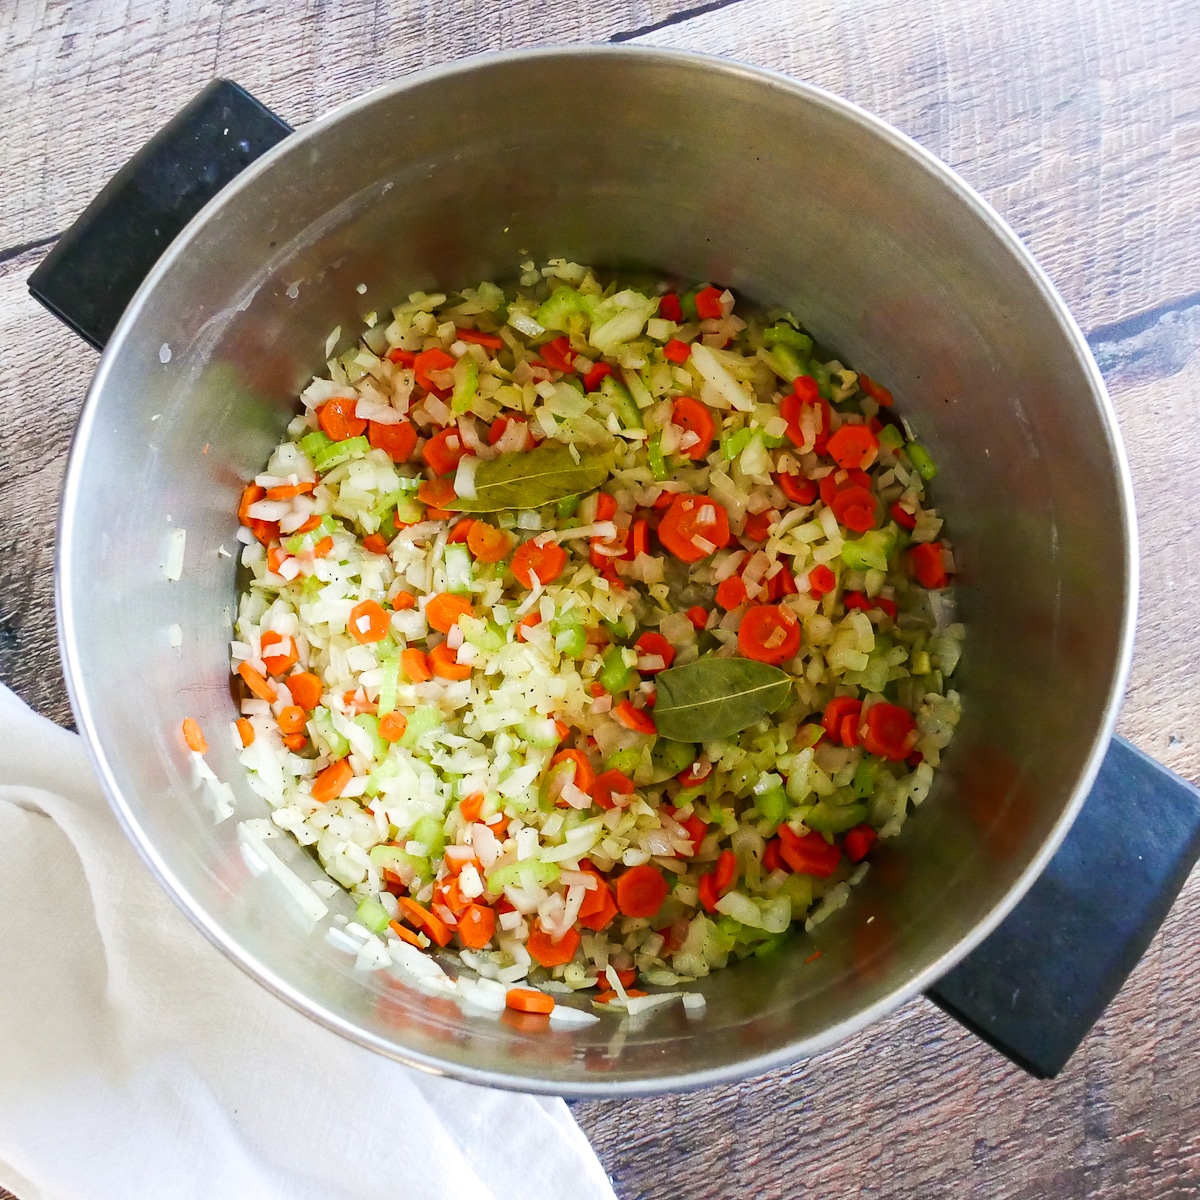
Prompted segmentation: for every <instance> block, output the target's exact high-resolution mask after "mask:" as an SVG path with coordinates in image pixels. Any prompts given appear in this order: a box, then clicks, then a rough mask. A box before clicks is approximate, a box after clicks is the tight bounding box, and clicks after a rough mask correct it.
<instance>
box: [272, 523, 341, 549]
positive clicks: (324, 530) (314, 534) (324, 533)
mask: <svg viewBox="0 0 1200 1200" xmlns="http://www.w3.org/2000/svg"><path fill="white" fill-rule="evenodd" d="M337 532H338V524H337V522H336V521H335V520H334V519H333V518H332V517H331V516H330V515H329V514H328V513H326V514H325V515H324V516H323V517H322V518H321V520H320V521H319V522H318V523H317V524H316V525H315V526H314V527H313V528H312V529H310V530H309V531H308V532H307V533H297V534H295V535H294V536H292V537H290V538H288V539H287V541H285V542H284V543H283V545H284V549H285V550H287V552H288V553H289V554H303V553H304V552H305V551H306V550H311V549H312V548H313V546H315V545H316V544H317V543H318V542H319V541H320V540H321V539H322V538H325V537H332V536H333V535H334V534H335V533H337Z"/></svg>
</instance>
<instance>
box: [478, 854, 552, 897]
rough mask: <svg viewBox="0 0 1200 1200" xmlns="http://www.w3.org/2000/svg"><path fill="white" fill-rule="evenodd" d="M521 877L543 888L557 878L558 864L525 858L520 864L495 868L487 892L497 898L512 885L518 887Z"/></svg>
mask: <svg viewBox="0 0 1200 1200" xmlns="http://www.w3.org/2000/svg"><path fill="white" fill-rule="evenodd" d="M522 876H529V877H530V878H532V879H533V880H535V881H536V882H537V883H540V884H542V885H543V886H545V885H546V884H547V883H553V882H554V881H555V880H556V879H557V878H558V863H548V862H542V861H541V859H538V858H526V859H524V860H522V861H521V862H515V863H509V864H508V865H507V866H504V867H497V868H496V870H494V871H493V872H492V873H491V874H490V875H489V876H488V880H487V886H488V891H489V892H491V893H492V895H493V896H498V895H499V894H500V893H501V892H502V891H504V889H505V888H506V887H509V886H510V885H512V884H516V885H518V886H519V885H520V884H521V881H522Z"/></svg>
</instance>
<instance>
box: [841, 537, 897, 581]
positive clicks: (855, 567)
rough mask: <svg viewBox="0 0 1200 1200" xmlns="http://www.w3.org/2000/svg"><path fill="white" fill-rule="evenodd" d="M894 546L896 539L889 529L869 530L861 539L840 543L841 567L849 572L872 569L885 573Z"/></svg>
mask: <svg viewBox="0 0 1200 1200" xmlns="http://www.w3.org/2000/svg"><path fill="white" fill-rule="evenodd" d="M895 546H896V537H895V534H894V533H892V531H891V530H890V529H869V530H867V532H866V533H864V534H863V535H862V536H861V537H857V538H853V539H851V540H848V541H845V542H843V543H842V553H841V559H842V565H843V566H844V567H846V568H847V569H848V570H850V571H867V570H870V569H871V568H872V567H874V568H875V569H876V570H878V571H886V570H887V567H888V559H889V558H890V557H891V554H892V551H893V550H894V549H895Z"/></svg>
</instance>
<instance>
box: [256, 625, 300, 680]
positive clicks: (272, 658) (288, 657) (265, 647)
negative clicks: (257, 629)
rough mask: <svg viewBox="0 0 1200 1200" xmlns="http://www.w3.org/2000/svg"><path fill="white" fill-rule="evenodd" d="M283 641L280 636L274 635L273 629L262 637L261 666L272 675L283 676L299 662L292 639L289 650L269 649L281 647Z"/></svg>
mask: <svg viewBox="0 0 1200 1200" xmlns="http://www.w3.org/2000/svg"><path fill="white" fill-rule="evenodd" d="M283 640H284V639H283V637H282V635H281V634H278V633H276V632H275V631H274V630H273V629H268V630H267V632H266V633H264V634H263V635H262V660H263V665H264V666H265V667H266V668H267V670H268V671H269V672H270V673H271V674H272V675H285V674H286V673H287V672H288V671H290V670H291V669H292V668H293V667H294V666H295V665H296V663H298V662H299V661H300V655H299V653H298V652H297V650H296V642H295V640H294V639H289V641H290V643H291V649H289V650H286V651H285V650H272V649H271V647H272V646H280V645H282V644H283Z"/></svg>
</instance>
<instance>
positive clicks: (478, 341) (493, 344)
mask: <svg viewBox="0 0 1200 1200" xmlns="http://www.w3.org/2000/svg"><path fill="white" fill-rule="evenodd" d="M454 332H455V334H456V336H457V337H458V340H459V341H460V342H470V343H472V344H474V345H476V346H487V347H488V349H489V350H502V349H503V348H504V339H503V338H502V337H501V336H500V335H499V334H498V333H483V332H482V331H481V330H479V329H455V331H454Z"/></svg>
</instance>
